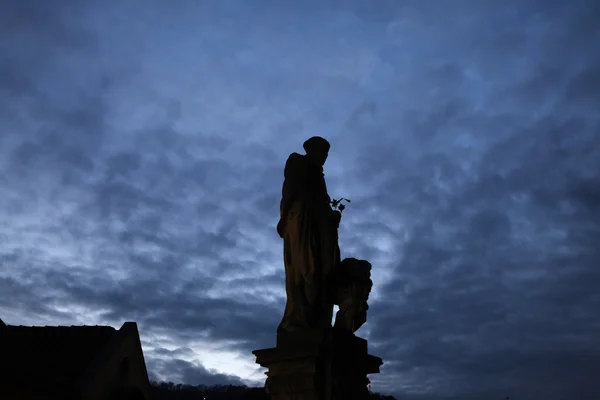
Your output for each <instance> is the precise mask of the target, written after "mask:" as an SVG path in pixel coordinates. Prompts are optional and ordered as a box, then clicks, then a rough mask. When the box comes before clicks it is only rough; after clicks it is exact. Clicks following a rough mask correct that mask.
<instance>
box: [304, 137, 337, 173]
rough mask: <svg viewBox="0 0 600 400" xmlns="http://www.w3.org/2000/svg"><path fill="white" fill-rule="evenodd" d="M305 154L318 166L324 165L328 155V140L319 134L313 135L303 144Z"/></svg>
mask: <svg viewBox="0 0 600 400" xmlns="http://www.w3.org/2000/svg"><path fill="white" fill-rule="evenodd" d="M303 147H304V150H305V151H306V155H307V156H308V157H309V158H310V159H311V160H313V161H314V162H315V163H317V164H318V165H320V166H323V165H325V161H327V156H328V155H329V148H330V147H331V145H330V144H329V142H328V141H327V140H326V139H324V138H322V137H321V136H313V137H311V138H310V139H308V140H307V141H306V142H304V144H303Z"/></svg>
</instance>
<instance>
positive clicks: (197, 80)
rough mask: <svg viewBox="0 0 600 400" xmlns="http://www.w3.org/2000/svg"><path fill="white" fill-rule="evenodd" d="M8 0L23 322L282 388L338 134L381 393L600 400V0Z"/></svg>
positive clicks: (5, 202) (6, 103) (171, 369)
mask: <svg viewBox="0 0 600 400" xmlns="http://www.w3.org/2000/svg"><path fill="white" fill-rule="evenodd" d="M0 3H1V5H0V193H1V196H0V240H1V243H2V246H1V247H0V318H2V319H3V320H4V321H5V322H6V323H9V324H23V325H58V324H61V325H79V324H91V325H93V324H108V325H112V326H115V327H119V326H120V325H121V324H122V323H123V322H124V321H131V320H132V321H137V323H138V325H139V328H140V331H141V338H142V342H143V347H144V353H145V356H146V361H147V364H148V369H149V373H150V375H151V378H152V379H157V380H171V381H174V382H185V383H189V384H200V383H204V384H214V383H239V382H244V383H248V384H261V383H262V382H263V380H264V375H263V372H264V371H263V370H261V369H259V368H258V367H257V366H256V364H254V357H253V356H252V354H251V350H253V349H257V348H265V347H272V346H274V344H275V329H276V326H277V324H278V322H279V320H280V318H281V315H282V313H283V308H284V303H285V298H284V296H285V292H284V275H283V262H282V243H281V240H280V239H279V237H278V236H277V234H276V231H275V225H276V223H277V219H278V205H279V204H278V203H279V198H280V191H281V184H282V175H283V165H284V163H285V160H286V158H287V156H288V155H289V154H290V153H291V152H294V151H301V150H302V142H303V141H304V140H305V139H307V138H308V137H310V136H313V135H321V136H324V137H326V138H328V139H329V140H330V142H331V144H332V151H331V153H330V159H329V160H328V162H327V164H326V178H327V180H328V186H329V190H330V193H331V195H332V196H334V197H339V196H344V197H349V198H350V199H351V200H352V204H351V205H350V206H349V207H348V208H347V210H346V211H345V212H344V218H343V221H342V226H341V231H340V236H341V237H340V245H341V249H342V256H343V257H352V256H353V257H358V258H364V259H368V260H370V261H371V263H372V264H373V268H374V283H375V286H374V289H373V290H374V291H373V293H372V300H371V309H370V311H369V321H368V322H367V324H366V325H365V326H364V327H363V328H361V330H360V331H359V335H360V336H362V337H366V338H368V339H369V343H370V344H369V346H370V351H371V353H373V354H375V355H380V356H383V357H384V359H385V365H384V367H383V368H382V370H381V374H380V375H378V376H373V377H372V380H373V388H374V390H376V391H378V392H382V393H388V394H394V395H396V396H398V397H399V398H402V399H407V400H441V399H473V400H474V399H501V398H504V397H505V396H511V398H514V399H518V400H521V399H523V400H526V399H532V400H533V399H544V400H562V399H575V398H576V399H579V400H587V399H597V398H599V397H600V384H599V383H598V379H597V376H598V371H599V370H600V319H599V318H598V317H599V315H598V312H599V311H598V310H600V295H599V291H598V287H599V285H600V269H599V267H600V265H599V264H600V247H597V244H598V242H599V241H600V208H599V204H600V184H599V181H598V171H599V169H600V137H599V136H598V135H599V133H598V132H599V130H600V111H599V110H600V101H599V97H600V96H599V93H600V51H597V50H598V49H599V48H600V29H599V25H600V24H598V21H599V20H600V6H599V5H600V3H598V2H597V1H594V0H590V1H583V0H581V1H580V0H573V1H568V2H567V1H559V0H502V1H496V0H487V1H481V0H422V1H401V0H396V1H384V0H370V1H367V0H347V1H341V0H339V1H323V0H321V1H317V0H303V1H276V0H219V1H217V0H212V1H208V0H207V1H203V0H171V1H166V0H165V1H162V0H118V1H117V0H103V1H91V0H89V1H83V0H79V1H76V0H53V1H46V0H4V1H2V2H0ZM594 49H595V50H594Z"/></svg>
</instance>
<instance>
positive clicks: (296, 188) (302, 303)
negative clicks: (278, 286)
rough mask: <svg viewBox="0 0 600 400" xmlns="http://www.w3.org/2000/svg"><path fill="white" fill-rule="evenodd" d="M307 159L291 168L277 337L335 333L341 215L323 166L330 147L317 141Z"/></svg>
mask: <svg viewBox="0 0 600 400" xmlns="http://www.w3.org/2000/svg"><path fill="white" fill-rule="evenodd" d="M303 147H304V150H305V151H306V155H301V154H298V153H292V154H291V155H290V156H289V157H288V159H287V162H286V164H285V171H284V177H285V179H284V183H283V189H282V199H281V204H280V220H279V223H278V224H277V233H279V236H280V237H281V238H282V239H283V255H284V264H285V279H286V285H285V286H286V294H287V302H286V306H285V312H284V315H283V318H282V320H281V323H280V324H279V327H278V328H277V333H278V334H280V333H289V332H294V331H298V330H299V329H311V328H326V327H331V318H332V316H333V302H334V298H333V296H334V293H333V292H334V290H333V288H332V285H333V284H334V282H333V278H334V272H335V270H336V268H337V266H338V265H339V263H340V250H339V246H338V233H337V229H338V227H339V223H340V220H341V213H340V212H339V211H337V210H333V209H332V208H331V205H330V204H331V198H330V197H329V195H328V193H327V186H326V184H325V177H324V174H323V165H324V164H325V161H326V160H327V156H328V154H329V148H330V145H329V142H328V141H327V140H325V139H324V138H322V137H318V136H315V137H312V138H310V139H308V140H307V141H306V142H304V146H303Z"/></svg>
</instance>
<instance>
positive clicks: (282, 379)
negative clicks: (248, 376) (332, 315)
mask: <svg viewBox="0 0 600 400" xmlns="http://www.w3.org/2000/svg"><path fill="white" fill-rule="evenodd" d="M253 354H254V355H255V356H256V362H257V363H258V364H260V365H261V366H263V367H265V368H267V369H268V371H267V373H266V375H267V381H266V384H265V389H266V392H267V394H268V395H269V396H270V397H271V400H363V399H366V398H367V397H368V389H367V384H368V383H369V379H368V378H367V374H373V373H378V372H379V367H380V366H381V364H383V361H382V360H381V358H379V357H375V356H372V355H369V354H368V352H367V341H366V340H364V339H361V338H359V337H356V336H355V335H353V334H351V333H350V332H347V331H342V330H337V329H334V328H332V329H324V330H311V331H306V332H302V333H297V334H294V335H289V334H288V335H285V336H283V335H281V336H279V337H278V338H277V347H275V348H271V349H262V350H255V351H253Z"/></svg>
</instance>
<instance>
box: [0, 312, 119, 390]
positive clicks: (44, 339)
mask: <svg viewBox="0 0 600 400" xmlns="http://www.w3.org/2000/svg"><path fill="white" fill-rule="evenodd" d="M116 332H117V330H116V329H115V328H112V327H110V326H40V327H38V326H12V325H5V324H4V323H1V321H0V354H1V357H0V383H9V384H17V385H18V384H25V385H27V386H31V385H34V386H37V387H41V388H44V389H48V388H51V387H59V386H60V387H65V386H69V385H70V384H72V383H73V382H75V380H76V379H77V378H79V377H80V376H81V375H82V374H83V373H84V372H85V370H86V367H87V366H88V365H89V364H90V363H91V362H92V360H93V359H94V358H95V357H96V356H97V355H98V354H99V353H100V352H101V351H102V350H103V348H104V347H105V346H106V345H107V344H108V343H109V341H110V340H111V339H112V338H113V337H114V335H115V333H116Z"/></svg>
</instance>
